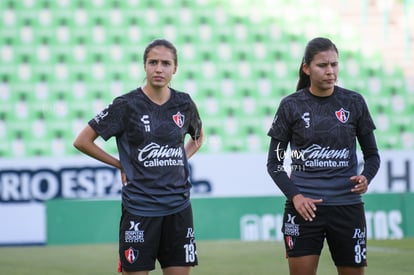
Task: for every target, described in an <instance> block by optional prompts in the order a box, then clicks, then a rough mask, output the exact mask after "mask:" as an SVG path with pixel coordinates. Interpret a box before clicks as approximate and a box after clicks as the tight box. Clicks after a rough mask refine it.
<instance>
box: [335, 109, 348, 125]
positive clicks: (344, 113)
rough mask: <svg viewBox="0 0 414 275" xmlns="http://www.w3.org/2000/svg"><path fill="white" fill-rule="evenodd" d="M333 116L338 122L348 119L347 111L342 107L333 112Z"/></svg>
mask: <svg viewBox="0 0 414 275" xmlns="http://www.w3.org/2000/svg"><path fill="white" fill-rule="evenodd" d="M335 116H336V118H337V119H338V120H339V121H340V122H342V123H345V122H347V121H348V118H349V111H347V110H345V109H344V108H341V109H339V111H336V112H335Z"/></svg>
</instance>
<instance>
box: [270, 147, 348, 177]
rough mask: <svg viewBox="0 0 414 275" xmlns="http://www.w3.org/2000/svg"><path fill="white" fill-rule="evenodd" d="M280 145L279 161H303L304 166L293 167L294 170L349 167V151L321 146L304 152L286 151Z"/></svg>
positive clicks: (278, 148)
mask: <svg viewBox="0 0 414 275" xmlns="http://www.w3.org/2000/svg"><path fill="white" fill-rule="evenodd" d="M279 146H280V144H278V147H277V148H276V154H277V158H278V160H279V161H283V160H284V159H285V158H286V157H290V158H291V159H292V160H294V159H296V160H301V161H302V162H303V165H301V166H299V165H291V169H292V170H301V171H304V170H305V168H306V167H308V168H309V167H334V168H335V167H348V165H349V154H350V152H349V149H348V148H342V149H331V148H330V147H329V146H326V147H322V146H321V145H319V144H312V145H311V146H309V147H307V148H304V149H302V150H292V151H284V150H282V149H281V148H280V147H279Z"/></svg>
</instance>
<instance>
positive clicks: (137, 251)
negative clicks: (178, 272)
mask: <svg viewBox="0 0 414 275" xmlns="http://www.w3.org/2000/svg"><path fill="white" fill-rule="evenodd" d="M156 259H158V261H159V263H160V265H161V268H166V267H171V266H195V265H197V264H198V259H197V250H196V243H195V238H194V226H193V215H192V208H191V205H190V206H189V207H187V208H186V209H184V210H182V211H181V212H178V213H175V214H172V215H168V216H162V217H141V216H135V215H132V214H130V213H128V212H127V211H126V210H125V209H123V211H122V216H121V222H120V231H119V263H118V271H119V272H121V271H122V270H124V271H127V272H134V271H145V270H153V269H155V261H156Z"/></svg>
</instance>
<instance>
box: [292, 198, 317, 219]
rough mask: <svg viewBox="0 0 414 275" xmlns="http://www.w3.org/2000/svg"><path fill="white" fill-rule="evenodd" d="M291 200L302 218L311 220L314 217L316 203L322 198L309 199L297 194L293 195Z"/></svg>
mask: <svg viewBox="0 0 414 275" xmlns="http://www.w3.org/2000/svg"><path fill="white" fill-rule="evenodd" d="M292 201H293V205H294V206H295V209H296V211H298V213H299V214H300V215H301V216H302V218H303V219H305V221H310V222H311V221H313V219H314V218H315V217H316V204H318V203H321V202H322V199H317V200H316V199H311V198H307V197H305V196H303V195H302V194H298V195H296V196H294V197H293V199H292Z"/></svg>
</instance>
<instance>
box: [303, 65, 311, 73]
mask: <svg viewBox="0 0 414 275" xmlns="http://www.w3.org/2000/svg"><path fill="white" fill-rule="evenodd" d="M302 71H303V72H304V73H305V74H306V75H310V71H309V66H308V64H306V63H302Z"/></svg>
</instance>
